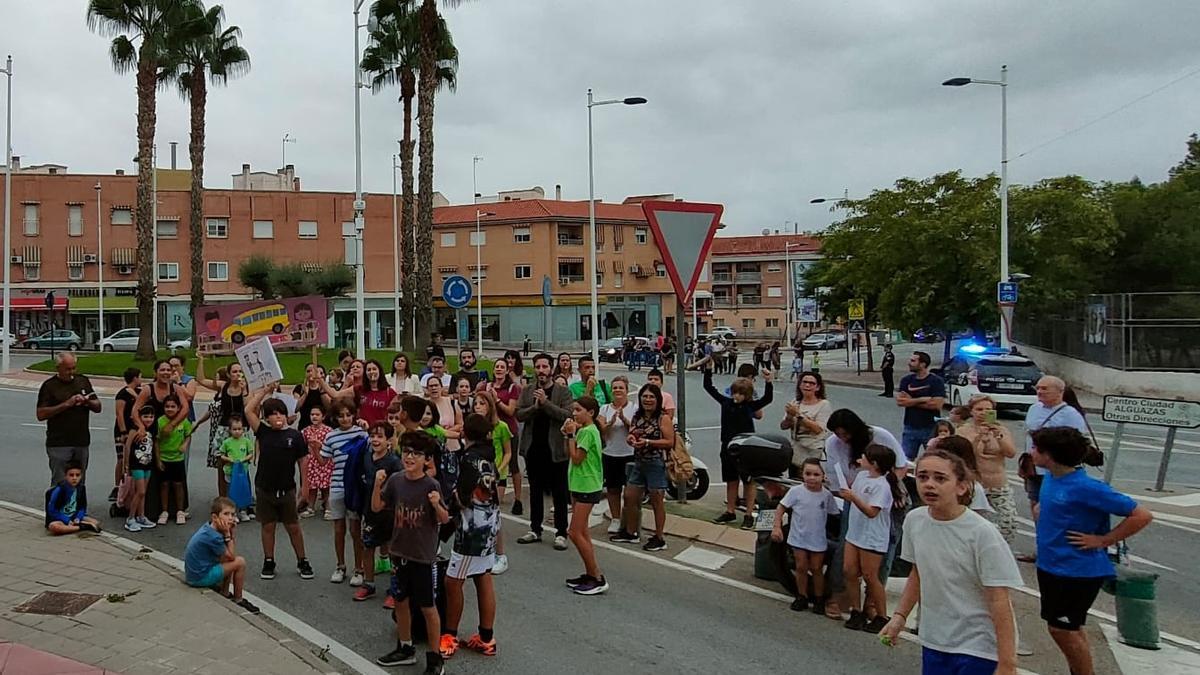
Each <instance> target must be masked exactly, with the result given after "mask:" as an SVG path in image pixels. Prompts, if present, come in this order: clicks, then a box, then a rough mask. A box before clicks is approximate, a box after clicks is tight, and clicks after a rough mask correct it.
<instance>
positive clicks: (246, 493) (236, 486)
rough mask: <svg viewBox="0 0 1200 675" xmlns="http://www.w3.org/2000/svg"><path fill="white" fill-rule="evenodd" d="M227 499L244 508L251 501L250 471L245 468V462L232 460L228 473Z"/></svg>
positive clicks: (239, 507)
mask: <svg viewBox="0 0 1200 675" xmlns="http://www.w3.org/2000/svg"><path fill="white" fill-rule="evenodd" d="M229 499H230V500H232V501H233V503H234V504H235V505H236V506H237V507H238V510H239V511H242V510H245V509H246V507H248V506H250V504H251V503H252V501H253V497H252V493H251V491H250V472H249V471H247V470H246V463H245V462H234V464H233V468H232V469H231V470H230V473H229Z"/></svg>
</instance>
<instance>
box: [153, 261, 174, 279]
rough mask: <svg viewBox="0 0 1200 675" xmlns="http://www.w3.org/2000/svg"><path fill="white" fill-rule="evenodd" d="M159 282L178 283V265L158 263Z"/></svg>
mask: <svg viewBox="0 0 1200 675" xmlns="http://www.w3.org/2000/svg"><path fill="white" fill-rule="evenodd" d="M158 280H159V281H179V263H173V262H172V263H161V262H160V263H158Z"/></svg>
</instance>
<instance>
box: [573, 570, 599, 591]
mask: <svg viewBox="0 0 1200 675" xmlns="http://www.w3.org/2000/svg"><path fill="white" fill-rule="evenodd" d="M571 590H573V591H575V592H576V593H578V594H579V595H600V594H601V593H603V592H605V591H607V590H608V580H606V579H605V578H604V575H603V574H601V575H600V578H599V579H595V578H593V577H588V578H587V581H585V582H583V583H582V584H580V585H578V586H576V587H575V588H572V589H571Z"/></svg>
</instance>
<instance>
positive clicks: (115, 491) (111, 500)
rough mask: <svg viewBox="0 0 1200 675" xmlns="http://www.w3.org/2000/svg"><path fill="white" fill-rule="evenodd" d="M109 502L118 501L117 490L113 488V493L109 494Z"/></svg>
mask: <svg viewBox="0 0 1200 675" xmlns="http://www.w3.org/2000/svg"><path fill="white" fill-rule="evenodd" d="M108 501H110V502H115V501H117V488H113V489H112V492H110V493H108Z"/></svg>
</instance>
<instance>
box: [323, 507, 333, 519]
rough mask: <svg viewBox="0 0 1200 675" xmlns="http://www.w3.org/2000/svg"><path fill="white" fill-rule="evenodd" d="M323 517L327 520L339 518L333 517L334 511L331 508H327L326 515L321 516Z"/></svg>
mask: <svg viewBox="0 0 1200 675" xmlns="http://www.w3.org/2000/svg"><path fill="white" fill-rule="evenodd" d="M321 518H323V519H325V520H337V518H334V517H333V512H332V511H330V510H329V509H325V515H323V516H321Z"/></svg>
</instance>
